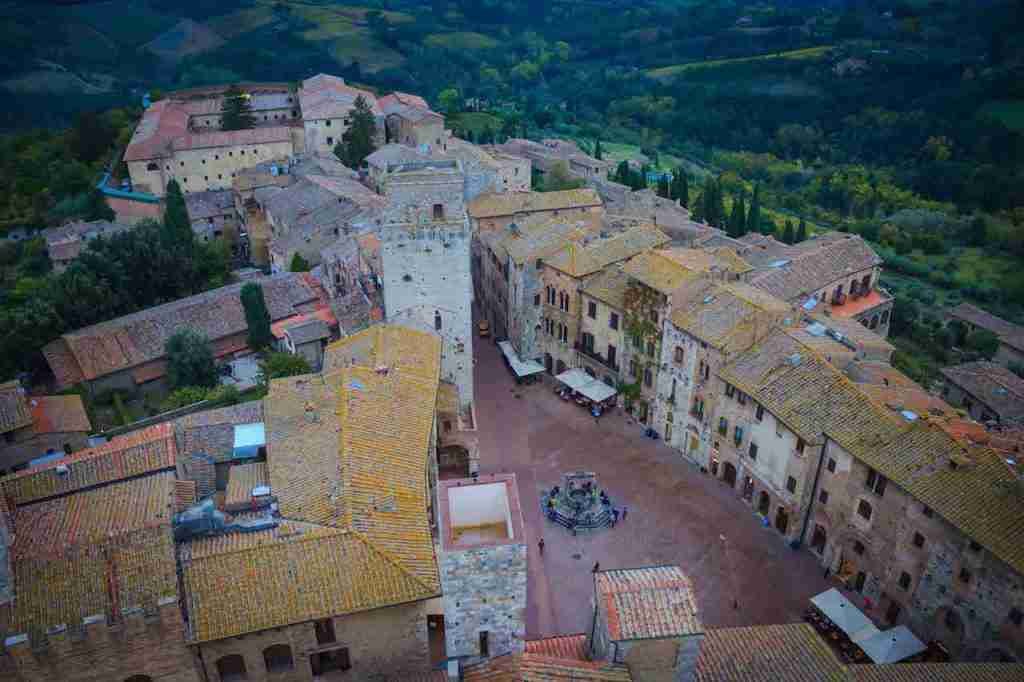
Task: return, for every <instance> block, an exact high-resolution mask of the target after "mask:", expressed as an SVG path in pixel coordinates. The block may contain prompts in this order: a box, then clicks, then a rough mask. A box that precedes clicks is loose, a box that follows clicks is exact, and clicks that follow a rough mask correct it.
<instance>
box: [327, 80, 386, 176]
mask: <svg viewBox="0 0 1024 682" xmlns="http://www.w3.org/2000/svg"><path fill="white" fill-rule="evenodd" d="M354 106H355V108H354V109H353V111H352V114H351V123H350V124H349V126H348V130H346V131H345V133H344V134H343V135H342V136H341V142H339V143H338V144H336V145H335V146H334V153H335V155H336V156H337V157H338V158H339V159H340V160H341V162H342V163H343V164H345V165H346V166H348V167H349V168H362V166H363V162H364V161H366V157H367V156H369V155H370V154H372V153H373V152H374V150H375V149H377V142H376V138H377V122H376V120H375V119H374V116H373V111H372V110H371V109H370V105H369V104H368V103H367V101H366V98H365V97H363V96H362V95H359V96H358V97H356V101H355V105H354Z"/></svg>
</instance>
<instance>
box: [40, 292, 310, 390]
mask: <svg viewBox="0 0 1024 682" xmlns="http://www.w3.org/2000/svg"><path fill="white" fill-rule="evenodd" d="M256 281H257V283H258V284H260V286H261V287H262V288H263V296H264V298H265V299H266V303H267V310H268V312H269V313H270V319H271V320H272V321H275V322H276V321H278V320H283V319H285V318H289V317H293V316H295V315H298V314H300V313H304V312H312V311H314V310H317V309H318V308H322V307H324V303H323V302H322V301H321V299H320V294H321V289H320V287H319V285H318V284H317V283H316V282H315V281H314V280H312V278H310V277H309V276H308V275H304V274H291V273H287V274H281V275H275V276H272V277H265V278H262V279H260V280H256ZM242 286H243V284H241V283H238V284H231V285H228V286H226V287H221V288H220V289H214V290H212V291H207V292H204V293H202V294H197V295H195V296H190V297H188V298H183V299H179V300H177V301H172V302H170V303H164V304H163V305H159V306H156V307H153V308H147V309H146V310H143V311H140V312H137V313H132V314H131V315H126V316H124V317H119V318H116V319H113V320H109V321H107V322H101V323H99V324H94V325H92V326H90V327H85V328H83V329H78V330H75V331H72V332H67V333H66V334H63V335H62V336H61V337H60V338H59V339H57V340H56V341H52V342H51V343H49V344H47V345H46V346H44V347H43V349H42V351H43V356H44V357H45V358H46V361H47V363H48V364H49V365H50V369H51V370H52V371H53V374H54V376H55V377H56V380H57V386H58V387H59V388H61V389H64V388H69V387H71V386H74V385H75V384H78V383H82V384H85V385H86V387H88V388H89V389H90V390H107V389H118V390H126V391H135V390H137V389H140V390H145V389H146V388H147V387H148V386H153V385H156V384H150V382H159V381H162V380H163V378H164V376H165V374H166V371H167V362H166V359H165V346H166V343H167V340H168V339H170V338H171V336H173V335H174V333H175V332H177V331H179V330H181V329H184V328H192V329H195V330H196V331H199V332H202V333H203V334H205V335H206V337H207V338H208V339H209V340H210V343H211V344H212V346H213V354H214V357H215V358H217V359H218V360H221V359H229V358H230V357H231V356H233V355H234V354H235V353H240V352H244V351H247V350H248V346H247V343H248V340H247V334H248V325H247V323H246V320H245V311H244V310H243V308H242V302H241V299H240V298H239V292H240V291H241V289H242Z"/></svg>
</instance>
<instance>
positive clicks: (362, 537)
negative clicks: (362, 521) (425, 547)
mask: <svg viewBox="0 0 1024 682" xmlns="http://www.w3.org/2000/svg"><path fill="white" fill-rule="evenodd" d="M348 532H349V533H352V535H353V536H354V537H356V538H359V539H360V540H361V541H362V542H363V543H364V544H365V545H366V546H367V547H369V548H370V549H371V550H372V551H373V552H375V553H377V554H378V555H380V557H381V558H382V559H384V560H385V561H387V562H388V563H390V564H391V565H393V566H394V567H395V568H397V569H398V570H399V571H401V572H402V574H403V575H406V576H408V577H409V578H411V579H412V580H414V581H416V582H417V583H419V585H420V586H421V587H423V588H424V589H425V590H427V591H428V592H431V593H434V592H437V591H439V589H440V587H438V588H436V589H435V588H434V587H433V586H431V585H430V584H428V583H427V581H426V580H424V579H423V578H421V577H420V576H418V575H416V574H415V573H413V572H412V571H410V570H409V569H408V568H407V567H406V566H405V565H404V564H402V562H401V561H399V560H398V559H396V558H395V557H394V556H393V555H392V554H391V552H388V551H387V550H385V549H382V548H381V547H380V546H378V545H377V543H375V542H374V541H373V540H371V539H370V538H369V536H368V535H366V534H365V533H363V532H362V531H358V530H355V529H354V528H349V530H348ZM431 543H433V541H431ZM432 553H433V552H432ZM435 560H436V557H435ZM438 580H440V576H438Z"/></svg>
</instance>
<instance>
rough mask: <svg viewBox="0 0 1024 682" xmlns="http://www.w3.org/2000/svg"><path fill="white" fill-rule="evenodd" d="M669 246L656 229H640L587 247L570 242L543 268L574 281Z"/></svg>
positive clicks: (650, 227)
mask: <svg viewBox="0 0 1024 682" xmlns="http://www.w3.org/2000/svg"><path fill="white" fill-rule="evenodd" d="M668 242H669V238H668V237H667V236H666V235H665V234H664V233H663V232H661V231H660V230H658V229H657V228H655V227H654V226H638V227H633V228H629V229H627V230H626V231H625V232H621V233H619V234H616V235H613V236H611V237H606V238H604V239H598V240H595V241H592V242H590V243H589V244H585V245H581V244H578V243H576V242H569V243H568V244H566V245H565V246H564V247H563V248H562V249H561V250H560V251H559V252H558V253H556V254H555V255H554V256H551V257H549V258H545V259H544V264H545V265H547V266H550V267H552V268H555V269H556V270H560V271H562V272H564V273H565V274H567V275H570V276H571V277H585V276H587V275H592V274H594V273H596V272H598V271H599V270H602V269H604V268H606V267H607V266H609V265H611V264H612V263H617V262H619V261H624V260H626V259H627V258H631V257H633V256H635V255H637V254H638V253H642V252H644V251H646V250H647V249H653V248H657V247H659V246H664V245H665V244H667V243H668Z"/></svg>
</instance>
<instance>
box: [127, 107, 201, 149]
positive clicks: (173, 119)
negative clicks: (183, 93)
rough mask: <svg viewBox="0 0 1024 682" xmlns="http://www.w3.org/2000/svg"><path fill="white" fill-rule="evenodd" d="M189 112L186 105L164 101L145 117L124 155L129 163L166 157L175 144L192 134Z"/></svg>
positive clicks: (136, 129) (144, 115)
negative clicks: (189, 130) (175, 140)
mask: <svg viewBox="0 0 1024 682" xmlns="http://www.w3.org/2000/svg"><path fill="white" fill-rule="evenodd" d="M188 119H189V115H188V111H187V108H186V107H185V106H184V104H183V103H182V102H179V101H175V100H171V99H162V100H160V101H159V102H154V103H153V104H152V105H151V106H150V107H149V108H148V109H146V111H145V113H143V115H142V120H141V121H139V125H138V126H136V128H135V132H134V133H132V139H131V141H130V142H129V143H128V147H127V148H126V149H125V152H124V160H125V161H141V160H144V159H156V158H160V157H163V156H166V155H168V154H169V153H170V151H171V142H172V141H173V140H174V139H175V138H178V137H180V136H182V135H187V134H188Z"/></svg>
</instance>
